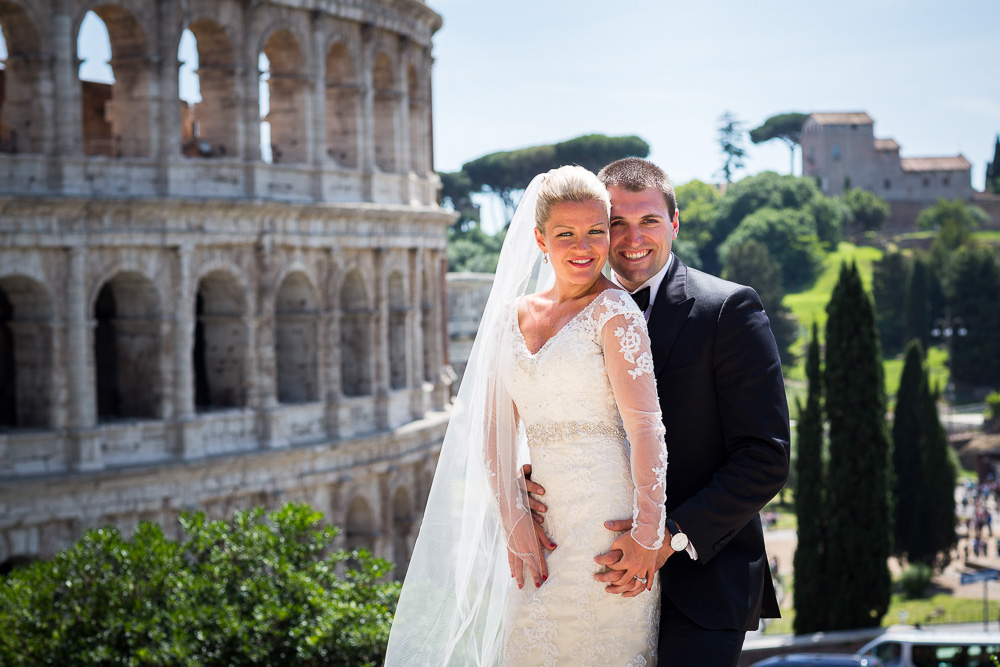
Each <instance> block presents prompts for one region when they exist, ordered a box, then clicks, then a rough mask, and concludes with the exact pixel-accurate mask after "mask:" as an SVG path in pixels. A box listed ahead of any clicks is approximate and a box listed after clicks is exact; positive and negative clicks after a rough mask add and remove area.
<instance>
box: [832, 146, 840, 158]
mask: <svg viewBox="0 0 1000 667" xmlns="http://www.w3.org/2000/svg"><path fill="white" fill-rule="evenodd" d="M833 159H834V160H839V159H840V144H834V145H833Z"/></svg>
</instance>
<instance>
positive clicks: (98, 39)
mask: <svg viewBox="0 0 1000 667" xmlns="http://www.w3.org/2000/svg"><path fill="white" fill-rule="evenodd" d="M147 55H148V48H147V42H146V36H145V34H144V33H143V30H142V27H141V26H140V25H139V22H138V21H136V20H135V17H133V16H132V14H130V13H129V12H128V11H127V10H125V9H123V8H121V7H119V6H117V5H100V6H98V7H95V8H94V9H93V11H89V12H87V15H86V17H85V18H84V20H83V22H82V23H81V24H80V33H79V35H78V37H77V57H78V58H79V59H80V60H81V65H80V81H81V99H82V102H83V150H84V153H85V154H87V155H106V156H109V157H146V156H149V155H150V154H151V153H150V151H151V142H150V137H151V127H150V81H151V79H152V72H153V69H154V64H153V62H152V60H151V59H149V58H147ZM112 67H113V68H114V69H113V70H112Z"/></svg>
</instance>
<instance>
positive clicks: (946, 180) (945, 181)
mask: <svg viewBox="0 0 1000 667" xmlns="http://www.w3.org/2000/svg"><path fill="white" fill-rule="evenodd" d="M941 185H951V179H950V178H949V177H947V176H945V177H944V178H942V179H941Z"/></svg>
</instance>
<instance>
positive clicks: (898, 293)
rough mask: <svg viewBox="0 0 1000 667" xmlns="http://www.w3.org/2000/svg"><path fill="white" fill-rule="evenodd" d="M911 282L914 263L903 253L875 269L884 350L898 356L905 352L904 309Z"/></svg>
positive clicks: (892, 254) (886, 256)
mask: <svg viewBox="0 0 1000 667" xmlns="http://www.w3.org/2000/svg"><path fill="white" fill-rule="evenodd" d="M909 280H910V260H909V259H908V258H907V257H906V255H904V254H903V253H901V252H887V253H885V254H884V255H883V256H882V259H880V260H878V261H876V262H875V263H874V265H873V266H872V296H873V298H874V299H875V313H876V315H877V317H878V333H879V339H880V340H881V341H882V349H884V350H885V351H886V352H887V353H890V354H895V353H896V352H899V351H900V350H902V349H903V345H904V344H905V343H906V339H905V338H904V337H903V335H904V334H903V323H904V318H903V307H904V304H905V303H906V292H907V285H908V283H909Z"/></svg>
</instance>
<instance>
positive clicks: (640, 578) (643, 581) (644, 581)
mask: <svg viewBox="0 0 1000 667" xmlns="http://www.w3.org/2000/svg"><path fill="white" fill-rule="evenodd" d="M632 578H633V579H636V580H638V581H641V582H642V583H643V585H645V584H646V580H645V579H643V578H642V577H632Z"/></svg>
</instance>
